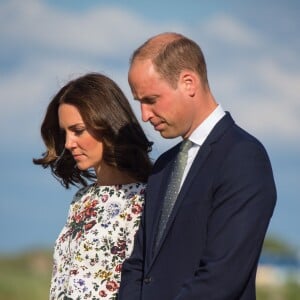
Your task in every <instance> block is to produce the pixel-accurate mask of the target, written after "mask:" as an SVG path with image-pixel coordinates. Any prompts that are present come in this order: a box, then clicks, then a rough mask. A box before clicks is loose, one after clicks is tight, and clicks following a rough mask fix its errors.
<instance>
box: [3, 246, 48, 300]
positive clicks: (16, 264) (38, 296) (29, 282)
mask: <svg viewBox="0 0 300 300" xmlns="http://www.w3.org/2000/svg"><path fill="white" fill-rule="evenodd" d="M51 256H52V254H51V253H50V252H48V251H33V252H28V253H25V254H21V255H18V256H5V257H3V256H2V257H1V258H0V300H21V299H22V300H43V299H48V298H49V284H50V278H51V268H52V267H51V265H52V258H51Z"/></svg>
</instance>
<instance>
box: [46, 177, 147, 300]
mask: <svg viewBox="0 0 300 300" xmlns="http://www.w3.org/2000/svg"><path fill="white" fill-rule="evenodd" d="M144 192H145V184H143V183H133V184H125V185H113V186H95V185H90V186H88V187H85V188H82V189H80V190H79V191H78V192H77V193H76V195H75V196H74V199H73V201H72V203H71V206H70V210H69V215H68V219H67V223H66V224H65V226H64V228H63V229H62V231H61V233H60V235H59V237H58V239H57V240H56V244H55V248H54V267H53V274H52V279H51V287H50V299H51V300H57V299H64V300H81V299H91V300H93V299H103V300H113V299H117V293H118V288H119V285H120V280H121V269H122V263H123V261H124V259H125V258H127V257H128V256H129V255H130V254H131V252H132V249H133V243H134V235H135V233H136V231H137V229H138V227H139V223H140V218H141V212H142V208H143V203H144Z"/></svg>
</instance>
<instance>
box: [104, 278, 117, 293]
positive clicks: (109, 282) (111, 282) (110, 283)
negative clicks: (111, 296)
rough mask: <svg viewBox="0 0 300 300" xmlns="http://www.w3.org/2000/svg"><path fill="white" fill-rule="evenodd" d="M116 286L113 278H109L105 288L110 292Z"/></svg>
mask: <svg viewBox="0 0 300 300" xmlns="http://www.w3.org/2000/svg"><path fill="white" fill-rule="evenodd" d="M118 287H119V286H118V284H117V283H116V282H115V281H114V280H109V281H108V282H107V283H106V288H107V289H108V290H109V291H111V292H113V291H115V290H116V289H117V288H118Z"/></svg>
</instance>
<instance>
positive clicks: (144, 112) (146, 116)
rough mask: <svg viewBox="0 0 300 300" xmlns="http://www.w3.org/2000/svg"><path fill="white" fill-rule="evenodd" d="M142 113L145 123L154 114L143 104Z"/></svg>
mask: <svg viewBox="0 0 300 300" xmlns="http://www.w3.org/2000/svg"><path fill="white" fill-rule="evenodd" d="M141 113H142V120H143V121H144V122H148V121H149V120H150V119H151V117H152V116H153V113H152V111H151V109H150V107H149V106H148V105H147V104H141Z"/></svg>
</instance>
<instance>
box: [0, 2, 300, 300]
mask: <svg viewBox="0 0 300 300" xmlns="http://www.w3.org/2000/svg"><path fill="white" fill-rule="evenodd" d="M299 16H300V2H299V1H297V0H295V1H292V0H273V1H267V0H251V1H250V0H245V1H237V0H227V1H221V0H220V1H217V0H207V1H196V0H185V1H178V0H169V1H168V0H166V1H158V0H151V1H146V0H139V1H136V0H122V1H117V0H109V1H104V0H103V1H101V0H86V1H81V0H27V1H22V0H0V44H1V47H0V104H1V108H0V128H1V147H0V163H1V164H0V165H1V168H2V171H1V175H0V176H1V180H0V237H1V238H0V300H4V299H5V300H16V299H22V300H27V299H30V300H34V299H39V300H42V299H47V298H48V289H49V280H50V273H51V265H52V263H51V255H52V248H53V244H54V241H55V239H56V237H57V235H58V233H59V231H60V229H61V228H62V226H63V224H64V222H65V220H66V216H67V212H68V207H69V203H70V201H71V199H72V196H73V194H74V192H75V191H76V188H72V189H71V190H64V189H63V187H62V186H61V185H60V184H59V183H58V182H57V181H56V180H55V179H54V178H52V176H51V175H50V173H49V171H48V170H46V171H45V170H43V169H42V168H40V167H38V166H35V165H33V164H32V158H33V157H39V156H40V155H41V153H42V152H43V151H44V147H43V144H42V141H41V138H40V131H39V130H40V125H41V121H42V119H43V116H44V113H45V109H46V106H47V104H48V102H49V101H50V99H51V97H52V96H53V95H54V94H55V93H56V92H57V91H58V89H60V88H61V87H62V85H64V84H65V83H66V82H67V81H69V80H70V79H73V78H75V77H77V76H79V75H83V74H84V73H86V72H91V71H99V72H102V73H104V74H106V75H108V76H110V77H111V78H112V79H113V80H115V81H116V82H117V83H118V84H119V85H120V87H121V88H122V89H123V90H124V92H125V94H126V95H127V96H128V98H129V99H130V101H131V104H132V106H133V108H134V110H135V112H136V114H137V115H138V117H140V112H139V107H138V105H137V103H135V102H134V101H133V100H132V96H131V93H130V90H129V87H128V84H127V70H128V60H129V57H130V55H131V53H132V51H133V50H134V49H135V48H136V47H137V46H139V45H140V44H141V43H142V42H144V41H145V40H146V39H147V38H149V37H150V36H152V35H155V34H157V33H160V32H164V31H177V32H181V33H183V34H185V35H187V36H188V37H190V38H192V39H194V40H195V41H196V42H197V43H199V45H200V46H201V48H202V50H203V52H204V54H205V57H206V61H207V66H208V76H209V81H210V87H211V90H212V92H213V94H214V96H215V98H216V99H217V101H218V102H219V103H220V104H221V105H222V106H223V108H224V109H225V110H228V111H230V112H231V114H232V116H233V118H234V119H235V120H236V122H237V123H238V124H239V125H240V126H242V127H244V128H245V129H247V130H248V131H249V132H250V133H252V134H253V135H255V136H256V137H257V138H258V139H260V140H261V141H262V143H263V144H264V145H265V147H266V149H267V151H268V153H269V156H270V159H271V162H272V165H273V171H274V176H275V180H276V184H277V189H278V202H277V206H276V209H275V212H274V215H273V218H272V221H271V224H270V227H269V230H268V234H267V239H266V242H265V245H264V250H263V254H262V257H261V261H260V265H259V270H258V276H257V283H258V300H265V299H272V300H274V299H275V300H276V299H277V300H281V299H284V300H293V299H299V295H300V271H299V270H300V269H299V267H300V265H299V256H300V255H299V254H300V234H299V229H300V227H299V225H300V222H299V213H300V202H299V194H300V130H299V128H300V117H299V116H300V99H299V97H300V96H299V95H300V60H299V53H300V39H299V29H300V18H299ZM142 126H143V127H144V128H145V130H146V132H147V135H148V137H149V138H150V139H151V140H152V141H154V147H153V151H152V153H151V156H152V158H153V159H156V158H157V156H158V155H159V154H160V153H161V152H163V151H164V150H166V149H167V148H169V147H170V146H172V145H173V144H174V143H176V142H178V140H163V139H162V138H161V137H160V136H159V135H158V134H157V133H155V132H154V131H153V130H152V128H150V127H149V126H148V125H147V124H142Z"/></svg>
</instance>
